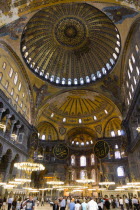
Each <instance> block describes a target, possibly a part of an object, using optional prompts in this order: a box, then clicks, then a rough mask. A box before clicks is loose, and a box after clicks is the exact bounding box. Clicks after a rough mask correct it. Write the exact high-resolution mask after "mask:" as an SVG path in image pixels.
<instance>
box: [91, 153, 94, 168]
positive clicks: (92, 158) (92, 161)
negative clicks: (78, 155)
mask: <svg viewBox="0 0 140 210" xmlns="http://www.w3.org/2000/svg"><path fill="white" fill-rule="evenodd" d="M90 158H91V165H92V166H93V165H94V164H95V156H94V154H91V157H90Z"/></svg>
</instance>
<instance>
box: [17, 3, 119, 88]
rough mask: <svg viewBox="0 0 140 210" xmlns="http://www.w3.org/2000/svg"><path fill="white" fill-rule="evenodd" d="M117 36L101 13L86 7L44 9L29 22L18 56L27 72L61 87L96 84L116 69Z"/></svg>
mask: <svg viewBox="0 0 140 210" xmlns="http://www.w3.org/2000/svg"><path fill="white" fill-rule="evenodd" d="M120 47H121V41H120V35H119V31H118V29H117V27H116V26H115V24H114V23H113V22H112V21H111V20H110V19H109V17H108V16H107V15H106V14H104V13H103V12H102V11H100V10H99V9H97V8H96V7H93V6H92V5H89V4H87V3H70V4H61V5H54V6H50V7H47V8H45V9H42V10H40V11H38V12H37V13H36V14H35V15H33V17H32V18H31V19H30V20H29V22H28V23H27V25H26V27H25V28H24V31H23V34H22V38H21V53H22V56H23V58H24V60H25V62H26V64H27V66H28V67H29V69H30V70H31V71H32V72H33V73H35V74H36V75H37V76H38V77H40V78H41V79H43V80H47V81H49V82H52V83H53V84H57V85H62V86H65V85H67V86H76V85H84V84H88V83H91V82H95V81H97V80H99V79H100V78H102V77H103V76H105V75H107V74H108V73H109V72H110V71H111V70H112V69H113V67H114V66H115V64H116V61H117V59H118V56H119V53H120Z"/></svg>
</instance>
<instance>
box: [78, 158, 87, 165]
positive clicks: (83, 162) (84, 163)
mask: <svg viewBox="0 0 140 210" xmlns="http://www.w3.org/2000/svg"><path fill="white" fill-rule="evenodd" d="M86 165H87V162H86V157H85V156H81V157H80V166H86Z"/></svg>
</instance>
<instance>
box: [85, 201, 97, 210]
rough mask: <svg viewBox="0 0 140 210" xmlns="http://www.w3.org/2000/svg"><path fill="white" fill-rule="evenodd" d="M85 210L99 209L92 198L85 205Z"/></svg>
mask: <svg viewBox="0 0 140 210" xmlns="http://www.w3.org/2000/svg"><path fill="white" fill-rule="evenodd" d="M87 209H88V210H97V209H99V208H98V205H97V203H96V202H95V201H94V200H93V198H90V201H89V202H88V204H87Z"/></svg>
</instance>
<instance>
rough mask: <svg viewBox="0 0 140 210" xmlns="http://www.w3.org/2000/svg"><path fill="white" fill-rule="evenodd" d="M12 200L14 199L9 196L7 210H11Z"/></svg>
mask: <svg viewBox="0 0 140 210" xmlns="http://www.w3.org/2000/svg"><path fill="white" fill-rule="evenodd" d="M13 200H14V199H13V198H12V196H10V197H9V198H8V200H7V203H8V210H10V209H11V207H12V203H13Z"/></svg>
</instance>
